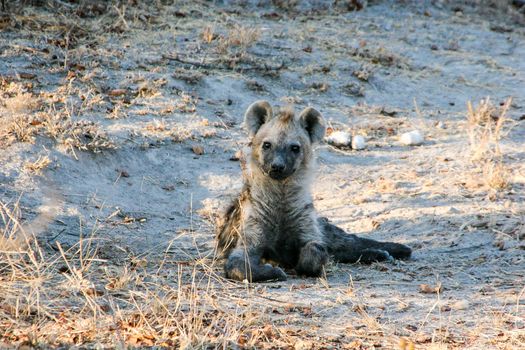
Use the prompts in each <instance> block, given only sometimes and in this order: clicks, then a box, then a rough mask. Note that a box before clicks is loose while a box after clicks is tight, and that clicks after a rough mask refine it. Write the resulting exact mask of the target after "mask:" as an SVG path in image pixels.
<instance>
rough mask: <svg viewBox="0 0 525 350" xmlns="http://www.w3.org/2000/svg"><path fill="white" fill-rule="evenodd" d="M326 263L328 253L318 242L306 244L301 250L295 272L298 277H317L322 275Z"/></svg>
mask: <svg viewBox="0 0 525 350" xmlns="http://www.w3.org/2000/svg"><path fill="white" fill-rule="evenodd" d="M327 261H328V252H327V251H326V248H325V246H324V245H323V244H321V243H318V242H308V243H307V244H306V245H305V246H304V247H302V248H301V253H300V255H299V262H298V263H297V266H296V267H295V271H296V272H297V273H298V274H299V275H304V276H310V277H319V276H321V274H322V273H323V267H324V266H325V265H326V263H327Z"/></svg>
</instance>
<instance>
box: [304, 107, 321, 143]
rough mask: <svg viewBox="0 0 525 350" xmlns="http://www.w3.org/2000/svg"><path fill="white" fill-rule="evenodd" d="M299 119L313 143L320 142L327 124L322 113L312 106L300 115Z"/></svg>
mask: <svg viewBox="0 0 525 350" xmlns="http://www.w3.org/2000/svg"><path fill="white" fill-rule="evenodd" d="M299 120H300V121H301V124H302V126H303V127H304V128H305V130H306V132H307V133H308V135H309V136H310V141H312V143H315V142H319V141H321V140H322V139H323V137H324V132H325V130H326V126H325V124H324V119H323V116H322V115H321V113H319V111H317V110H316V109H314V108H312V107H307V108H305V109H304V111H302V112H301V114H300V115H299Z"/></svg>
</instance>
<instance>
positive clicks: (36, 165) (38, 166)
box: [24, 156, 51, 174]
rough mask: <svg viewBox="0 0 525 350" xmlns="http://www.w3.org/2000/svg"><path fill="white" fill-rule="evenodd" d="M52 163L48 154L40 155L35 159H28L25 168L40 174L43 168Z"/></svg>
mask: <svg viewBox="0 0 525 350" xmlns="http://www.w3.org/2000/svg"><path fill="white" fill-rule="evenodd" d="M49 164H51V159H49V157H48V156H39V157H38V158H37V159H36V160H35V161H33V162H31V161H27V162H26V163H25V164H24V169H25V170H26V171H29V172H31V173H35V174H40V173H42V170H44V169H46V168H47V167H48V166H49Z"/></svg>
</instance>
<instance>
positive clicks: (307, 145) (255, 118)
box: [217, 101, 411, 282]
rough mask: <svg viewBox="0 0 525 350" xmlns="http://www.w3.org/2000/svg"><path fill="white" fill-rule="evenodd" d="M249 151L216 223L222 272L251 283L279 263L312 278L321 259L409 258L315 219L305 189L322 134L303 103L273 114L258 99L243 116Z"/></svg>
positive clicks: (274, 276) (394, 246)
mask: <svg viewBox="0 0 525 350" xmlns="http://www.w3.org/2000/svg"><path fill="white" fill-rule="evenodd" d="M244 123H245V126H246V127H247V129H248V132H249V136H250V139H251V153H250V155H249V156H248V159H247V164H246V167H245V169H244V170H243V177H244V187H243V189H242V191H241V193H240V194H239V195H238V196H237V198H236V199H235V200H234V201H233V202H232V203H231V204H230V206H229V207H228V208H227V210H226V211H225V212H224V214H223V215H222V216H221V217H220V219H219V220H218V223H217V249H218V251H219V252H220V253H221V254H222V255H223V256H224V257H225V258H226V259H227V260H226V263H225V266H224V269H225V273H226V277H228V278H231V279H235V280H241V281H242V280H244V279H247V280H248V281H252V282H257V281H268V280H285V279H286V274H285V273H284V271H283V270H282V269H281V268H285V269H292V268H293V269H295V271H296V273H298V274H299V275H305V276H320V275H321V274H322V273H323V269H324V266H325V264H326V263H327V261H328V259H329V257H331V258H333V259H334V260H335V261H338V262H343V263H351V262H363V263H370V262H374V261H383V260H391V259H393V258H396V259H402V258H409V257H410V254H411V249H410V248H409V247H407V246H405V245H402V244H398V243H391V242H378V241H374V240H371V239H367V238H361V237H357V236H356V235H353V234H348V233H346V232H345V231H343V230H342V229H340V228H338V227H337V226H334V225H332V224H331V223H329V222H328V220H327V219H326V218H320V217H318V216H317V213H316V211H315V208H314V205H313V200H312V195H311V192H310V184H311V180H312V178H313V176H314V173H315V155H314V149H313V147H314V146H315V145H316V144H317V143H318V142H320V141H321V140H322V139H323V137H324V134H325V122H324V120H323V117H322V116H321V114H320V113H319V112H318V111H317V110H315V109H313V108H306V109H305V110H303V111H302V112H301V113H300V114H299V115H298V116H296V115H295V114H294V112H293V111H292V110H291V109H281V110H279V111H277V112H276V113H275V115H274V112H273V110H272V108H271V106H270V104H269V103H268V102H266V101H258V102H255V103H253V104H252V105H251V106H250V107H249V108H248V110H247V111H246V114H245V120H244Z"/></svg>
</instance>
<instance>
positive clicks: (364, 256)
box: [319, 218, 412, 263]
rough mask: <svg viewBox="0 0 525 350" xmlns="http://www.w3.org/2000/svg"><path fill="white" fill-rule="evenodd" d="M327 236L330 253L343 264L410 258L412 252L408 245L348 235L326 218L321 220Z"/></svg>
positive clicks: (320, 223) (320, 222)
mask: <svg viewBox="0 0 525 350" xmlns="http://www.w3.org/2000/svg"><path fill="white" fill-rule="evenodd" d="M319 225H320V226H321V229H322V231H323V232H324V235H325V241H326V242H327V248H328V253H329V254H330V255H331V256H333V257H334V260H335V261H338V262H342V263H352V262H357V261H360V262H363V263H370V262H374V261H384V260H391V258H395V259H407V258H410V255H411V254H412V250H411V249H410V248H409V247H407V246H406V245H403V244H399V243H393V242H379V241H374V240H373V239H368V238H361V237H358V236H356V235H353V234H348V233H346V232H345V231H343V230H342V229H340V228H339V227H337V226H335V225H332V224H331V223H329V222H328V220H327V219H326V218H320V219H319Z"/></svg>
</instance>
